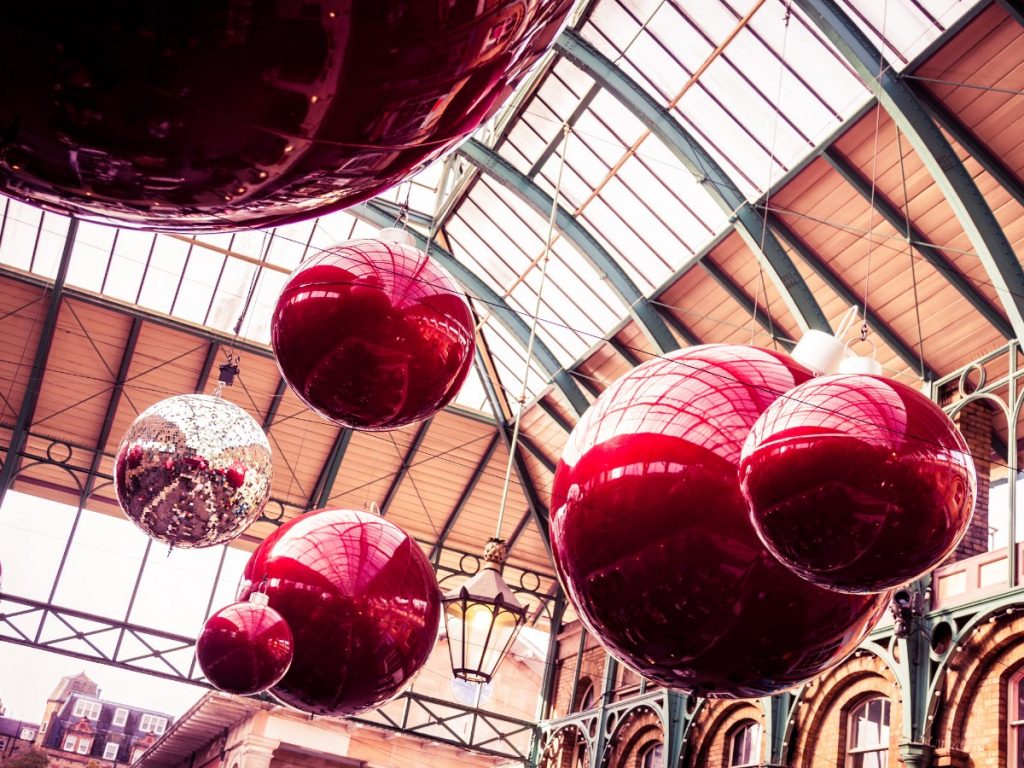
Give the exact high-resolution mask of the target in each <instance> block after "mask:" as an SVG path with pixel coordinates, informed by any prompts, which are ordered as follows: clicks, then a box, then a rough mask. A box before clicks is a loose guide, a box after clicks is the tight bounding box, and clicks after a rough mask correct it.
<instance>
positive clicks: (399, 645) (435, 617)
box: [239, 509, 441, 715]
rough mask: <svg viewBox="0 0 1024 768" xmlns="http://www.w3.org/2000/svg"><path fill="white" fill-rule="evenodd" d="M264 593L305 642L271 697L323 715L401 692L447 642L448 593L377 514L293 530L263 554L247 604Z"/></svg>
mask: <svg viewBox="0 0 1024 768" xmlns="http://www.w3.org/2000/svg"><path fill="white" fill-rule="evenodd" d="M253 589H258V590H259V591H261V592H264V593H265V594H266V595H267V597H268V598H269V600H270V607H271V608H274V609H275V610H276V611H277V612H278V613H280V614H281V615H282V616H283V617H284V619H285V621H287V622H288V625H289V626H290V627H291V628H292V632H293V634H294V635H295V658H294V660H293V661H292V665H291V668H290V669H289V670H288V673H287V674H286V675H285V676H284V678H283V679H282V680H281V682H279V683H278V684H277V685H276V686H274V687H273V688H272V689H271V691H270V692H271V693H272V694H273V695H274V696H275V697H276V698H277V699H279V700H280V701H282V702H283V703H285V704H288V705H290V706H292V707H295V708H297V709H301V710H303V711H304V712H309V713H311V714H317V715H354V714H356V713H359V712H363V711H365V710H367V709H371V708H373V707H376V706H379V705H380V704H382V703H384V702H385V701H387V700H388V699H390V698H391V697H393V696H395V695H396V694H397V693H399V692H400V691H401V689H402V688H403V687H404V686H405V684H406V683H408V682H409V680H410V679H411V678H412V676H413V675H414V674H415V673H416V671H417V670H418V669H419V668H420V667H421V666H423V663H424V662H425V661H426V660H427V657H428V656H429V655H430V652H431V650H432V649H433V647H434V643H435V641H436V640H437V629H438V624H439V622H440V619H441V593H440V590H439V589H438V586H437V580H436V579H435V577H434V572H433V570H432V569H431V567H430V563H429V561H428V560H427V558H426V555H424V554H423V551H422V550H421V549H420V548H419V545H417V544H416V542H415V541H414V540H413V539H412V538H411V537H409V536H408V535H407V534H405V533H404V532H403V531H402V530H401V529H400V528H399V527H398V526H396V525H394V524H393V523H390V522H388V521H387V520H385V519H384V518H382V517H380V516H378V515H374V514H371V513H368V512H360V511H356V510H348V509H331V510H320V511H318V512H310V513H308V514H305V515H303V516H301V517H297V518H295V519H294V520H291V521H290V522H288V523H286V524H285V525H284V526H282V527H281V528H280V529H279V530H278V532H277V533H276V534H275V535H274V536H272V537H270V538H268V539H267V540H266V541H265V542H264V543H263V544H262V545H260V547H259V548H257V550H256V551H255V552H254V553H253V555H252V558H251V559H250V562H249V565H248V566H246V570H245V575H244V576H243V579H242V584H241V586H240V588H239V599H243V600H244V599H245V598H247V597H248V595H249V594H250V592H252V591H253Z"/></svg>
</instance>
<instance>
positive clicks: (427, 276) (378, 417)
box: [271, 240, 474, 430]
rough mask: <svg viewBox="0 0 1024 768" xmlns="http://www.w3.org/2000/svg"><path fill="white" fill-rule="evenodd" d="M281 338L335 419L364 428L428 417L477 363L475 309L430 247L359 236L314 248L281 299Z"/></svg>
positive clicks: (305, 384)
mask: <svg viewBox="0 0 1024 768" xmlns="http://www.w3.org/2000/svg"><path fill="white" fill-rule="evenodd" d="M271 343H272V344H273V347H274V354H275V356H276V357H277V364H278V366H279V367H280V369H281V374H282V375H283V376H284V378H285V379H286V380H287V381H288V383H289V384H290V385H291V387H292V389H293V390H294V391H295V393H296V394H297V395H298V396H299V397H300V398H302V400H303V401H304V402H305V403H306V404H307V405H309V407H310V408H312V409H313V410H314V411H316V412H317V413H318V414H320V415H321V416H323V417H324V418H325V419H328V420H329V421H332V422H334V423H335V424H339V425H341V426H343V427H352V428H355V429H363V430H384V429H395V428H397V427H401V426H403V425H405V424H411V423H413V422H416V421H421V420H422V419H426V418H428V417H430V416H432V415H433V414H435V413H436V412H437V411H439V410H440V409H441V408H443V407H444V406H445V405H447V404H448V403H449V402H451V400H452V399H453V398H454V397H455V395H457V394H458V392H459V388H460V387H461V386H462V383H463V382H464V381H465V379H466V375H467V374H468V373H469V370H470V368H471V367H472V365H473V350H474V333H473V316H472V314H471V313H470V310H469V305H468V304H467V303H466V299H465V297H464V296H463V294H462V292H461V291H460V290H459V289H458V287H457V286H456V284H455V281H454V280H453V279H452V277H451V276H450V275H449V274H448V273H447V272H446V271H445V270H444V268H442V267H441V266H440V265H438V264H437V263H435V262H434V261H433V259H431V258H430V257H429V256H427V254H425V253H424V252H422V251H419V250H417V249H416V248H413V247H411V246H408V245H402V244H399V243H394V242H387V241H384V240H352V241H350V242H348V243H343V244H341V245H337V246H334V247H333V248H331V249H329V250H327V251H323V252H322V253H320V254H318V255H316V256H314V257H313V258H311V259H310V260H309V261H307V262H306V263H305V264H303V265H302V266H301V267H299V268H298V269H297V270H296V271H295V272H294V273H293V274H292V276H291V277H290V278H289V280H288V283H287V284H286V285H285V287H284V290H283V291H282V292H281V296H280V297H279V298H278V300H277V306H276V307H275V309H274V315H273V318H272V323H271Z"/></svg>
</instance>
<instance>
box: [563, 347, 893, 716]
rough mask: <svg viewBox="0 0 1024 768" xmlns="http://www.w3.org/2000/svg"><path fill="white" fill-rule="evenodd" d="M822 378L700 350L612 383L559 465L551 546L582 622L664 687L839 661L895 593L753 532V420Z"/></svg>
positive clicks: (809, 671) (737, 683)
mask: <svg viewBox="0 0 1024 768" xmlns="http://www.w3.org/2000/svg"><path fill="white" fill-rule="evenodd" d="M809 376H810V373H809V372H808V371H807V370H805V369H803V368H801V367H800V366H799V365H798V364H797V363H795V362H794V361H793V360H792V359H790V358H789V357H787V356H785V355H782V354H778V353H775V352H771V351H768V350H763V349H756V348H752V347H743V346H726V345H712V346H701V347H691V348H690V349H686V350H683V351H680V352H675V353H672V354H670V355H668V356H666V357H664V358H660V359H656V360H652V361H650V362H648V363H645V364H644V365H641V366H640V367H638V368H636V369H634V370H633V371H631V372H630V373H629V374H627V375H626V376H624V377H623V378H621V379H619V380H618V381H616V382H615V383H614V384H613V385H612V386H611V387H609V388H608V389H607V390H606V391H605V392H604V393H603V394H602V395H601V396H600V397H599V398H598V399H597V401H596V402H595V403H594V404H593V405H592V406H591V407H590V410H588V411H587V412H586V413H585V414H584V415H583V418H582V419H580V422H579V423H578V424H577V425H576V428H575V429H574V430H573V432H572V434H571V435H570V437H569V441H568V444H567V445H566V448H565V452H564V453H563V455H562V459H561V461H560V462H559V465H558V469H557V471H556V474H555V481H554V488H553V499H554V500H553V502H552V506H553V508H554V512H553V514H552V517H551V548H552V553H553V555H554V561H555V566H556V568H557V570H558V574H559V576H560V577H561V579H562V583H563V584H564V585H565V586H566V589H567V592H568V594H569V597H570V599H571V600H572V602H573V605H575V607H576V609H577V612H578V613H579V614H580V616H581V618H582V619H583V621H584V623H585V624H586V626H587V627H588V628H589V629H590V630H591V631H592V632H593V634H594V635H595V636H596V637H597V638H598V639H599V640H600V641H601V642H602V643H603V644H604V645H605V647H606V648H607V649H608V650H609V651H610V652H611V653H612V654H613V655H615V656H617V657H618V658H619V659H620V660H622V661H624V662H625V663H626V664H628V665H629V666H631V667H633V668H635V669H636V670H637V671H639V672H640V674H642V675H644V676H645V677H647V678H648V679H650V680H654V681H656V682H658V683H661V684H663V685H665V686H668V687H670V688H675V689H681V690H686V691H690V692H693V693H695V694H698V695H701V696H713V697H737V698H747V697H757V696H765V695H768V694H771V693H774V692H776V691H780V690H783V689H785V688H789V687H791V686H794V685H796V684H798V683H800V682H802V681H804V680H807V679H808V678H811V677H813V676H814V675H816V674H818V673H819V672H822V671H824V670H825V669H827V668H829V667H830V666H832V665H833V664H836V663H838V662H839V661H840V660H842V659H843V658H844V657H845V656H846V655H847V654H848V653H849V652H850V651H852V650H853V648H854V647H856V645H857V644H858V643H859V642H860V641H861V640H863V639H864V637H865V636H866V635H867V633H868V631H869V630H870V628H871V627H872V626H873V624H874V622H875V620H876V619H877V618H878V617H879V616H880V615H881V613H882V612H883V611H884V610H885V607H886V603H887V598H886V597H885V596H878V595H866V596H865V595H845V594H839V593H837V592H830V591H828V590H824V589H821V588H819V587H816V586H814V585H813V584H811V583H809V582H807V581H804V580H803V579H800V578H799V577H797V576H796V575H794V574H792V573H790V572H789V571H788V570H787V569H786V568H785V567H784V566H782V564H780V563H779V562H778V561H777V560H776V559H775V558H774V557H772V556H771V554H769V552H768V551H767V550H766V549H765V547H764V545H763V544H762V543H761V542H760V540H759V539H758V538H757V535H756V534H755V532H754V528H753V526H752V525H751V523H750V518H749V514H748V512H747V509H746V505H745V503H744V501H743V497H742V496H741V495H740V489H739V482H738V477H737V470H738V464H739V458H740V448H741V446H742V445H743V440H744V439H745V438H746V436H747V432H748V431H749V429H750V427H751V425H753V423H754V422H755V421H756V419H757V417H758V416H759V415H760V414H761V413H762V412H763V411H764V410H765V408H767V407H768V406H769V405H770V404H771V402H772V401H773V400H774V399H775V398H776V397H777V396H778V395H780V394H781V393H783V392H785V391H787V390H789V389H792V388H793V387H794V386H795V385H796V384H799V383H800V382H802V381H805V380H806V379H807V378H808V377H809Z"/></svg>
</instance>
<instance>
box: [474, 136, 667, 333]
mask: <svg viewBox="0 0 1024 768" xmlns="http://www.w3.org/2000/svg"><path fill="white" fill-rule="evenodd" d="M458 152H459V154H460V155H461V156H462V157H464V158H465V159H466V160H468V161H469V162H471V163H472V164H473V165H475V166H476V167H477V168H479V169H480V170H481V171H482V172H484V173H486V174H487V175H488V176H490V177H491V178H493V179H494V180H495V181H497V182H498V183H499V184H501V185H502V186H503V187H505V188H506V189H508V190H509V191H510V192H512V193H513V194H514V195H515V196H516V197H518V198H519V199H520V200H522V201H523V202H524V203H526V204H527V205H529V206H530V207H531V208H533V210H534V211H536V212H537V213H538V214H540V215H541V216H543V217H544V218H545V219H547V217H548V216H550V213H551V207H552V204H553V202H554V201H553V200H552V199H551V196H550V195H549V194H548V193H547V192H545V191H544V190H543V189H541V188H540V186H538V185H537V183H536V182H535V181H533V179H530V178H529V177H527V176H526V175H525V174H523V173H520V172H519V171H518V170H517V169H516V168H515V166H513V165H512V164H511V163H510V162H509V161H508V160H506V159H505V158H503V157H502V156H501V155H499V154H498V153H497V152H495V151H494V150H493V149H491V148H490V147H487V146H485V145H484V144H482V143H480V142H479V141H477V140H476V139H470V140H469V141H467V142H465V143H464V144H463V145H462V146H460V147H459V149H458ZM555 228H556V229H557V230H558V231H559V232H560V233H562V235H564V236H565V238H566V239H567V240H568V241H569V242H570V243H571V244H572V245H573V247H574V248H576V250H577V251H579V252H580V254H582V255H583V256H584V257H586V259H587V260H588V261H589V262H590V263H591V265H593V267H594V268H595V269H596V270H597V272H598V274H599V275H600V276H601V277H602V278H604V279H607V280H608V284H609V285H610V286H611V287H612V289H613V290H614V291H615V292H616V293H617V294H618V295H619V297H620V298H621V299H622V301H623V302H624V303H625V304H626V306H627V307H628V309H629V313H630V315H632V317H633V319H634V320H636V322H637V323H638V324H639V326H640V328H641V330H643V332H644V333H645V334H646V336H647V337H648V338H649V339H650V340H651V343H653V344H654V347H655V349H657V350H658V351H659V352H670V351H672V350H674V349H678V348H679V344H678V342H677V341H676V338H675V336H673V335H672V331H670V330H669V328H668V326H667V325H666V324H665V320H664V318H662V316H661V315H660V314H659V313H658V311H657V310H656V309H655V307H654V305H653V304H651V303H650V302H649V301H648V300H647V297H646V296H644V295H643V293H642V292H641V291H640V289H639V288H638V287H637V285H636V283H634V282H633V279H632V278H631V277H630V276H629V275H628V274H626V271H625V270H624V269H623V268H622V265H621V264H619V262H618V261H617V260H616V259H615V258H614V257H613V256H612V255H611V254H610V253H608V251H607V250H605V248H604V246H603V245H601V244H600V243H599V242H598V241H597V239H596V238H595V237H594V236H593V235H592V234H591V233H590V231H589V230H588V229H587V228H586V227H585V226H583V224H581V223H580V222H579V220H578V219H576V217H575V216H573V215H572V214H571V213H570V212H569V211H567V210H566V209H565V208H563V207H562V206H561V205H559V206H558V209H557V212H556V215H555Z"/></svg>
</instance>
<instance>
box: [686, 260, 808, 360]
mask: <svg viewBox="0 0 1024 768" xmlns="http://www.w3.org/2000/svg"><path fill="white" fill-rule="evenodd" d="M700 265H701V266H702V267H703V268H704V271H706V272H707V273H708V274H709V275H711V277H712V278H714V280H715V282H717V283H718V284H719V285H720V286H722V288H724V289H725V292H726V293H728V294H729V295H730V296H732V298H733V299H735V301H736V303H737V304H739V305H740V306H741V307H743V309H744V310H745V311H746V312H748V313H750V315H751V316H752V317H753V316H756V317H757V322H758V324H759V325H760V326H761V327H762V328H763V329H764V330H765V331H767V332H768V335H769V336H771V337H772V338H773V339H778V340H779V341H783V342H788V343H790V344H792V343H793V341H794V339H793V338H792V337H791V336H790V335H789V334H788V333H786V330H785V329H784V328H782V327H781V326H780V325H779V323H778V321H777V320H775V319H774V318H772V317H770V316H769V315H768V308H767V307H762V306H759V305H758V304H757V302H756V301H754V299H753V298H751V296H750V294H748V293H747V292H746V291H744V290H743V289H742V288H741V287H740V286H739V285H737V283H736V281H735V280H733V279H732V278H731V277H730V276H729V275H728V274H726V272H725V270H724V269H722V268H721V267H720V266H718V264H716V263H715V262H713V261H712V260H711V259H702V260H701V262H700Z"/></svg>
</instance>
